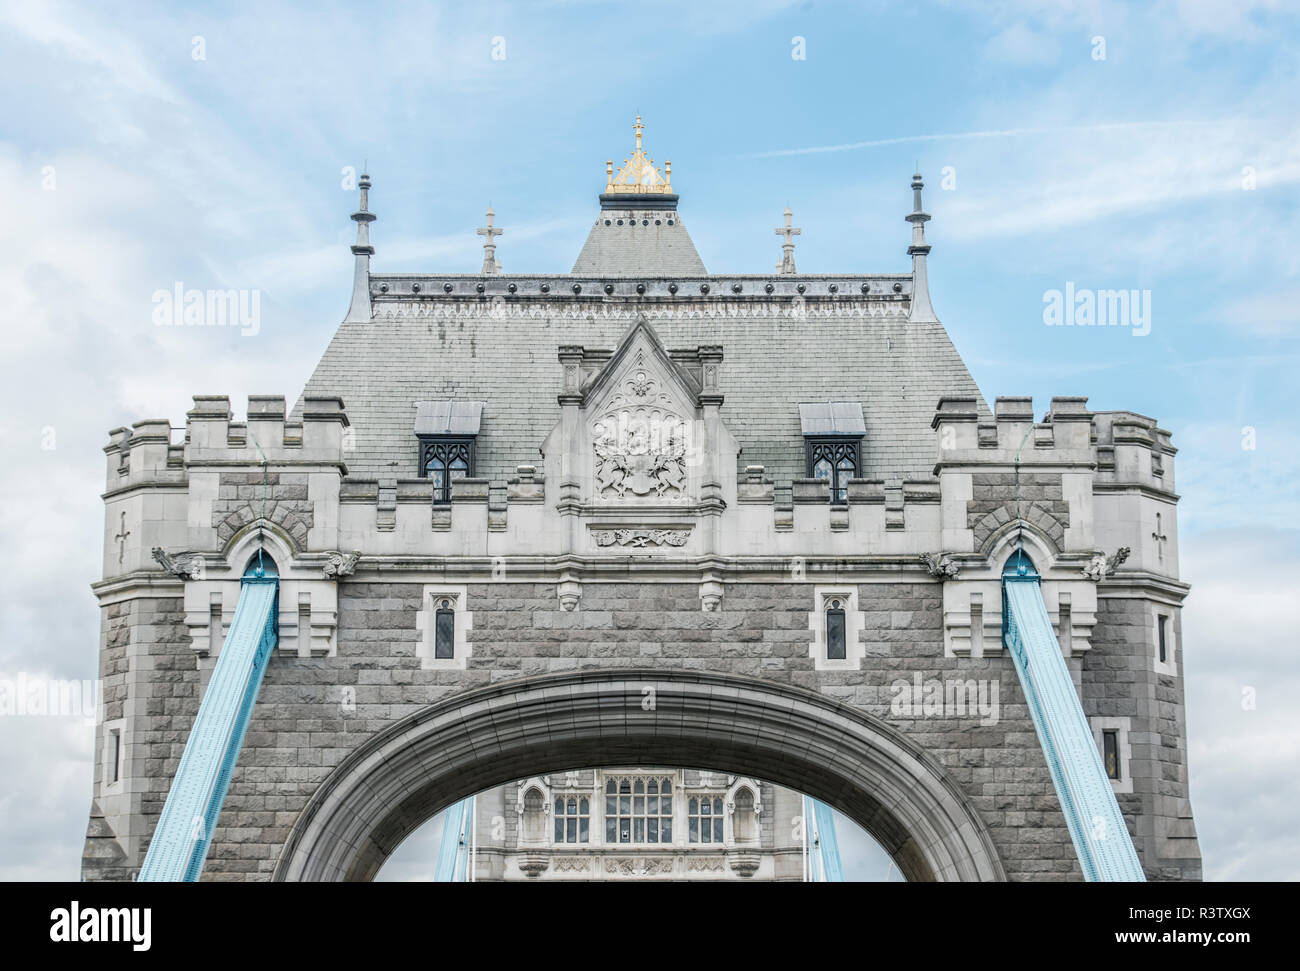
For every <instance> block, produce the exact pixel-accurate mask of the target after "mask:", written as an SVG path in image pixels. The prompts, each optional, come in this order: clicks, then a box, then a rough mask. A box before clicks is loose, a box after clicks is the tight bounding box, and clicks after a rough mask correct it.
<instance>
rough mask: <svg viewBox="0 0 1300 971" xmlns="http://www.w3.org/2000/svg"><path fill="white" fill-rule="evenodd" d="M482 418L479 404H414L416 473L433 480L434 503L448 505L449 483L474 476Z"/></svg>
mask: <svg viewBox="0 0 1300 971" xmlns="http://www.w3.org/2000/svg"><path fill="white" fill-rule="evenodd" d="M482 417H483V402H481V401H455V400H448V401H417V402H416V405H415V437H416V438H417V439H418V440H419V443H420V464H419V474H420V477H421V478H426V479H432V480H433V501H434V502H437V503H446V502H451V489H452V485H451V484H452V483H453V482H454V481H455V480H457V479H465V478H468V477H470V476H472V475H473V474H474V445H475V442H476V440H477V438H478V430H479V423H480V421H481V420H482Z"/></svg>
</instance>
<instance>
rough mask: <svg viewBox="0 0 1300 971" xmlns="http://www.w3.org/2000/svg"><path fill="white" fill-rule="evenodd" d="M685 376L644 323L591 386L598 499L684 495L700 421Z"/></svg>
mask: <svg viewBox="0 0 1300 971" xmlns="http://www.w3.org/2000/svg"><path fill="white" fill-rule="evenodd" d="M688 380H689V379H687V378H685V377H684V376H683V373H682V372H681V370H680V369H679V368H677V367H676V366H675V365H673V363H672V362H671V361H670V360H669V358H668V356H667V355H666V354H665V353H664V352H663V348H662V347H661V346H659V344H658V339H657V338H656V337H655V336H654V332H653V331H652V330H650V328H649V325H648V324H647V323H645V322H644V321H642V322H639V323H638V325H637V326H636V327H635V328H634V329H633V331H632V332H631V333H630V334H629V335H628V338H627V339H626V340H625V341H624V343H623V345H622V346H621V347H620V348H619V351H618V353H616V354H615V356H614V357H613V358H612V359H611V360H610V362H609V364H608V365H607V366H606V368H605V370H603V371H602V372H601V373H600V374H598V375H597V376H596V377H595V378H594V379H593V380H592V383H591V385H590V392H589V397H588V399H587V408H586V412H587V426H586V427H587V431H588V440H589V441H590V442H591V448H592V450H593V452H594V457H593V464H592V469H593V479H594V482H593V488H592V493H593V496H594V497H595V498H597V499H601V500H613V501H620V500H622V501H633V500H637V499H651V500H657V501H663V500H676V499H685V498H687V496H688V493H689V475H688V463H687V457H688V456H689V455H690V454H691V446H692V438H693V435H694V426H695V400H694V398H695V392H694V389H692V388H691V387H690V386H689V384H688Z"/></svg>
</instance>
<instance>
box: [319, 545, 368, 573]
mask: <svg viewBox="0 0 1300 971" xmlns="http://www.w3.org/2000/svg"><path fill="white" fill-rule="evenodd" d="M359 559H361V551H360V550H353V551H352V552H351V553H340V552H338V551H337V550H336V551H334V552H333V553H331V554H330V558H329V562H328V563H326V564H325V565H324V566H323V567H321V572H322V573H324V574H325V575H326V576H327V577H332V578H335V579H337V578H339V577H346V576H351V575H352V571H354V570H355V569H356V568H357V560H359Z"/></svg>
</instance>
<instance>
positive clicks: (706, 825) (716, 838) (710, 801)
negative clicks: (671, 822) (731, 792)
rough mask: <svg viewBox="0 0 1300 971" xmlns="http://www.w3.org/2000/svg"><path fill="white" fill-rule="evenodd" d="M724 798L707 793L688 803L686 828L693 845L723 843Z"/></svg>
mask: <svg viewBox="0 0 1300 971" xmlns="http://www.w3.org/2000/svg"><path fill="white" fill-rule="evenodd" d="M724 818H725V817H724V816H723V815H722V796H718V795H713V794H711V793H706V794H704V795H701V796H691V798H690V800H689V801H688V802H687V811H686V826H687V831H688V834H689V836H690V841H691V842H692V843H721V842H722V821H723V819H724Z"/></svg>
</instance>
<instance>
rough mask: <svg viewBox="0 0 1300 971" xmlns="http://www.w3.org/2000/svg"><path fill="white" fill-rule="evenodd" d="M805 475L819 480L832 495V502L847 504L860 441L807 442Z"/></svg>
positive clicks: (857, 475)
mask: <svg viewBox="0 0 1300 971" xmlns="http://www.w3.org/2000/svg"><path fill="white" fill-rule="evenodd" d="M807 448H808V475H809V477H810V478H814V479H821V480H822V481H823V482H825V483H826V487H827V488H828V489H830V492H831V502H833V503H835V504H836V505H842V504H844V503H846V502H848V501H849V479H856V478H858V477H859V473H858V469H859V467H860V466H861V461H860V457H859V453H860V442H859V440H858V439H856V438H827V439H809V440H808V442H807Z"/></svg>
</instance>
